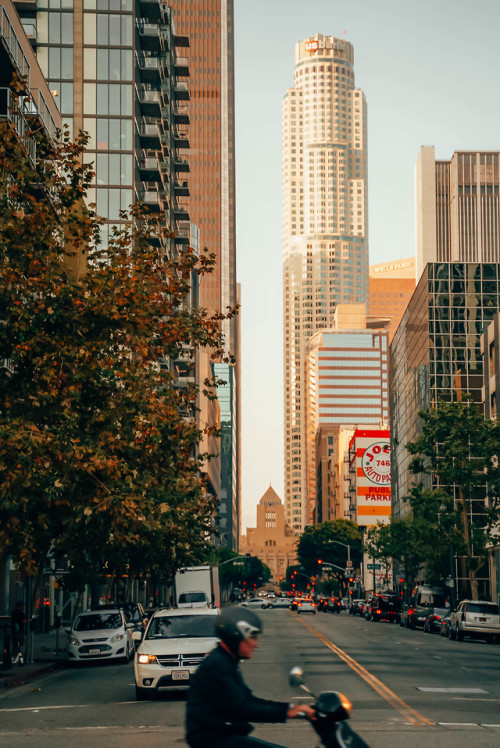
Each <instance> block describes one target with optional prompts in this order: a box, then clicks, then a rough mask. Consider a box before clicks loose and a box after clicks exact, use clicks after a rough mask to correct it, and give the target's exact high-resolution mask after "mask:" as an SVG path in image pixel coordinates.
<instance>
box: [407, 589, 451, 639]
mask: <svg viewBox="0 0 500 748" xmlns="http://www.w3.org/2000/svg"><path fill="white" fill-rule="evenodd" d="M444 607H446V606H445V596H444V593H443V590H442V589H441V587H430V586H429V585H425V584H424V585H418V586H417V587H415V589H414V590H413V592H412V593H411V596H410V599H409V600H408V601H407V602H406V603H405V604H404V605H403V607H402V610H401V618H400V624H401V626H406V627H407V628H411V629H414V628H416V627H417V626H422V627H423V625H424V621H425V619H426V618H427V616H429V615H432V613H433V612H434V608H444Z"/></svg>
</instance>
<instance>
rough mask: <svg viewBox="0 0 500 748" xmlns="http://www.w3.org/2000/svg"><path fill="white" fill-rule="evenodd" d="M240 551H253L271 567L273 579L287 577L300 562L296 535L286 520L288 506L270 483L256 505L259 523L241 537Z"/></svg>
mask: <svg viewBox="0 0 500 748" xmlns="http://www.w3.org/2000/svg"><path fill="white" fill-rule="evenodd" d="M240 553H251V554H252V556H257V558H259V559H260V560H261V561H262V563H264V564H266V565H267V566H269V568H270V569H271V579H272V580H273V581H274V582H278V581H279V579H280V577H283V578H284V577H285V574H286V570H287V568H288V566H293V565H295V564H296V563H297V538H296V537H295V535H294V533H293V531H292V530H291V529H290V527H289V526H288V524H287V523H286V521H285V508H284V506H283V504H282V502H281V499H280V498H279V496H278V494H277V493H276V491H275V490H274V489H273V488H271V486H269V488H268V489H267V491H266V492H265V494H264V495H263V496H262V498H261V499H260V501H259V504H258V505H257V527H247V531H246V535H242V536H241V537H240Z"/></svg>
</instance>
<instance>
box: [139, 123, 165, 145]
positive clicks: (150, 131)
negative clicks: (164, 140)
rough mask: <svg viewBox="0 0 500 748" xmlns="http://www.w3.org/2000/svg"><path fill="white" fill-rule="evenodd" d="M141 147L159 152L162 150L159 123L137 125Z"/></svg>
mask: <svg viewBox="0 0 500 748" xmlns="http://www.w3.org/2000/svg"><path fill="white" fill-rule="evenodd" d="M137 132H138V134H139V138H140V141H141V146H142V147H143V148H145V149H146V150H147V149H149V150H152V151H158V150H159V149H160V148H161V140H160V128H159V127H158V123H157V122H140V123H137Z"/></svg>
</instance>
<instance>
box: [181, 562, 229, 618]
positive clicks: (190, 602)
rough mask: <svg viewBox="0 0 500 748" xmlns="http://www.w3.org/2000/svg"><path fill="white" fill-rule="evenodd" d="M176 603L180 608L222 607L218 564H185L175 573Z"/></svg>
mask: <svg viewBox="0 0 500 748" xmlns="http://www.w3.org/2000/svg"><path fill="white" fill-rule="evenodd" d="M175 604H176V605H177V607H178V608H206V607H210V608H220V587H219V569H218V567H217V566H185V567H184V568H182V569H179V570H178V571H177V572H176V575H175Z"/></svg>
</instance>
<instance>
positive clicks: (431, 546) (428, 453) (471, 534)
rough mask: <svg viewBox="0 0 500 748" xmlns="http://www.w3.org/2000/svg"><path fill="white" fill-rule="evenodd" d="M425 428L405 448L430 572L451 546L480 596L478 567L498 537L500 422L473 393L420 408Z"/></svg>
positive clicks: (440, 563) (412, 497) (410, 498)
mask: <svg viewBox="0 0 500 748" xmlns="http://www.w3.org/2000/svg"><path fill="white" fill-rule="evenodd" d="M420 418H421V419H422V428H421V432H420V434H419V436H418V438H417V439H415V441H413V442H411V443H408V445H407V449H408V451H409V453H410V454H411V455H413V459H412V461H411V463H410V470H411V472H412V473H413V474H414V475H416V476H420V480H419V481H418V482H417V483H416V484H415V485H414V486H413V487H412V489H411V491H410V494H409V496H408V497H406V499H407V500H408V501H409V503H410V506H411V508H412V511H413V514H414V517H415V520H416V521H417V522H420V523H421V524H422V525H423V526H424V527H425V532H426V533H427V534H428V538H427V544H426V547H427V551H428V553H429V556H428V558H427V559H426V561H427V563H428V565H429V568H430V570H431V574H432V573H434V574H436V573H437V572H438V570H439V569H440V568H442V567H443V564H444V563H445V562H444V559H445V558H446V556H447V554H448V552H449V548H450V546H452V547H453V550H454V552H456V553H457V555H458V556H459V557H462V558H463V561H464V563H465V566H466V574H467V576H468V578H469V584H470V593H471V594H472V597H473V598H474V599H477V597H478V576H477V575H478V570H479V569H480V568H481V567H482V566H483V565H484V564H485V563H486V562H487V559H488V555H489V552H490V549H491V547H492V545H493V544H494V543H496V542H497V534H498V523H499V509H500V502H499V497H500V471H499V467H498V459H497V455H499V454H500V428H499V425H498V423H497V422H496V421H490V420H485V419H484V417H483V414H482V412H481V411H480V410H479V408H478V407H477V406H476V405H475V404H474V402H472V400H471V399H470V398H464V399H462V401H460V402H442V403H439V404H438V406H437V407H435V408H430V409H429V410H427V411H423V412H421V413H420Z"/></svg>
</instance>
